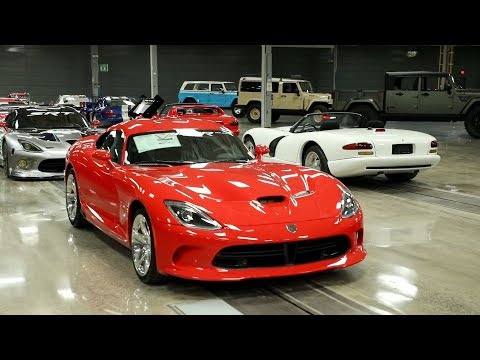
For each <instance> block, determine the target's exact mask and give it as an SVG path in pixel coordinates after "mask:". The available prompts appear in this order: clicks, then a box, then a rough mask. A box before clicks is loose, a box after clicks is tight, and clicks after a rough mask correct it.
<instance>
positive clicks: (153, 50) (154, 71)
mask: <svg viewBox="0 0 480 360" xmlns="http://www.w3.org/2000/svg"><path fill="white" fill-rule="evenodd" d="M150 92H151V97H152V98H153V97H154V96H155V95H158V61H157V45H150Z"/></svg>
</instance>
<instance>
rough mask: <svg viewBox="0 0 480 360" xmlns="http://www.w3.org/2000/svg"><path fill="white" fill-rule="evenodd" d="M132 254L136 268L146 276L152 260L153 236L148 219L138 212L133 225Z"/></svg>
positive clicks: (141, 274)
mask: <svg viewBox="0 0 480 360" xmlns="http://www.w3.org/2000/svg"><path fill="white" fill-rule="evenodd" d="M132 256H133V264H134V266H135V270H136V271H137V273H138V274H139V275H140V276H145V274H146V273H147V272H148V269H149V268H150V263H151V260H152V236H151V233H150V227H149V225H148V223H147V219H146V218H145V216H143V215H142V214H138V215H137V216H136V217H135V219H134V220H133V225H132Z"/></svg>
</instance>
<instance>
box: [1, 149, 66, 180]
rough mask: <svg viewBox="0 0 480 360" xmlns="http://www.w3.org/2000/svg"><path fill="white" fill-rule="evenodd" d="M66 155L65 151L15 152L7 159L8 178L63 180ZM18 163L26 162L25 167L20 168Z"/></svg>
mask: <svg viewBox="0 0 480 360" xmlns="http://www.w3.org/2000/svg"><path fill="white" fill-rule="evenodd" d="M66 153H67V152H66V150H55V151H45V152H38V153H36V152H27V151H23V150H16V151H15V152H14V154H11V155H10V156H9V158H8V167H9V169H8V171H9V174H10V177H12V178H19V179H20V178H21V179H27V178H29V179H54V178H63V177H64V175H65V156H66ZM20 161H21V162H26V163H27V165H26V166H20V165H19V162H20ZM4 166H5V165H4Z"/></svg>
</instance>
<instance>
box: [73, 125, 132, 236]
mask: <svg viewBox="0 0 480 360" xmlns="http://www.w3.org/2000/svg"><path fill="white" fill-rule="evenodd" d="M124 140H125V136H124V134H123V131H121V130H112V131H110V132H109V133H108V134H107V135H106V137H105V140H104V141H103V142H102V143H101V144H98V145H97V148H98V149H103V150H108V151H109V152H110V153H111V154H112V159H111V160H106V161H105V160H98V159H95V158H93V157H92V156H90V159H89V160H90V161H89V164H88V175H86V176H85V179H82V180H84V181H83V182H84V187H85V188H86V189H88V190H87V191H88V192H89V199H88V202H89V204H91V207H92V208H93V209H94V211H95V213H96V214H97V215H98V217H99V220H100V219H102V220H100V222H102V223H103V224H107V225H108V224H109V223H118V221H119V213H120V204H119V196H118V191H117V185H118V183H119V181H123V180H122V179H123V170H122V168H121V161H122V154H123V145H124V143H125V141H124ZM109 228H111V227H109Z"/></svg>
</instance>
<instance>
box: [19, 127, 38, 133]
mask: <svg viewBox="0 0 480 360" xmlns="http://www.w3.org/2000/svg"><path fill="white" fill-rule="evenodd" d="M16 130H24V131H31V132H38V128H34V127H24V128H18V129H16Z"/></svg>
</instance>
